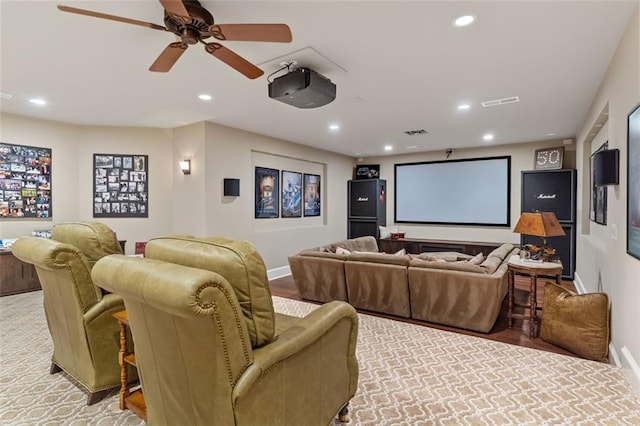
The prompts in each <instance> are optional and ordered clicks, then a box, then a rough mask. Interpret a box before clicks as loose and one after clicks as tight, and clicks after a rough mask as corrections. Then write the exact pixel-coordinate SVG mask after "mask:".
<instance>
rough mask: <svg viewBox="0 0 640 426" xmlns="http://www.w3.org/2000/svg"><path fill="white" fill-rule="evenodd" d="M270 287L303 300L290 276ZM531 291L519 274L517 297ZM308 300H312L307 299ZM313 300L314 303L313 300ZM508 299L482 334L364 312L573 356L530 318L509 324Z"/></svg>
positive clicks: (541, 285)
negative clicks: (532, 331)
mask: <svg viewBox="0 0 640 426" xmlns="http://www.w3.org/2000/svg"><path fill="white" fill-rule="evenodd" d="M545 281H546V280H544V279H539V283H538V290H537V292H538V304H539V305H541V304H542V295H543V294H544V282H545ZM269 286H270V288H271V293H272V294H273V295H274V296H280V297H285V298H288V299H295V300H303V299H302V298H301V297H300V295H299V294H298V291H297V290H296V287H295V284H294V283H293V278H292V277H291V275H289V276H286V277H282V278H277V279H274V280H271V281H269ZM562 286H563V287H565V288H568V289H569V290H572V291H575V286H574V285H573V282H571V281H563V282H562ZM528 294H529V279H528V278H527V277H520V276H516V281H515V296H514V297H515V300H516V301H517V302H518V303H522V304H525V303H526V300H527V298H528ZM307 302H310V301H308V300H307ZM310 303H314V302H310ZM507 310H508V309H507V298H506V297H505V300H504V302H503V304H502V310H501V311H500V315H499V316H498V320H497V321H496V324H495V325H494V326H493V329H491V331H490V332H489V333H479V332H474V331H471V330H464V329H461V328H454V327H448V326H444V325H440V324H434V323H429V322H424V321H416V320H412V319H405V318H398V317H395V316H391V315H384V314H378V313H375V312H368V311H361V312H363V313H366V314H369V315H376V316H379V317H384V318H389V319H393V320H397V321H404V322H409V323H412V324H418V325H422V326H425V327H432V328H437V329H440V330H447V331H453V332H456V333H462V334H466V335H470V336H478V337H482V338H485V339H491V340H495V341H498V342H503V343H510V344H512V345H518V346H526V347H528V348H534V349H540V350H543V351H548V352H553V353H557V354H563V355H569V356H574V357H575V355H573V354H572V353H571V352H568V351H566V350H564V349H562V348H559V347H557V346H554V345H552V344H550V343H547V342H545V341H544V340H542V339H541V338H540V337H536V338H533V339H532V338H530V337H529V320H518V319H515V320H514V324H513V327H512V328H509V327H508V320H507ZM516 312H518V313H525V312H527V313H528V310H526V311H525V310H524V308H516Z"/></svg>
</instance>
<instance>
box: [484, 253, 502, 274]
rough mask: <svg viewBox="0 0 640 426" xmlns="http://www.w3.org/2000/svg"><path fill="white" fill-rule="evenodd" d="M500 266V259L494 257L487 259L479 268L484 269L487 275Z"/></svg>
mask: <svg viewBox="0 0 640 426" xmlns="http://www.w3.org/2000/svg"><path fill="white" fill-rule="evenodd" d="M501 264H502V259H501V258H499V257H496V256H491V257H487V258H486V259H485V260H484V261H483V262H482V263H481V264H480V267H481V268H482V269H484V270H485V271H486V272H487V274H493V273H494V272H495V271H496V269H498V268H499V267H500V265H501Z"/></svg>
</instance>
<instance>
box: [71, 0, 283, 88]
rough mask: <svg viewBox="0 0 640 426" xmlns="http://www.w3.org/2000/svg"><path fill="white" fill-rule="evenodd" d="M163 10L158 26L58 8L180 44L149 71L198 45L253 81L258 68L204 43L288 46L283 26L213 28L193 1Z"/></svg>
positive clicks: (173, 2) (174, 1) (169, 3)
mask: <svg viewBox="0 0 640 426" xmlns="http://www.w3.org/2000/svg"><path fill="white" fill-rule="evenodd" d="M159 1H160V3H161V4H162V7H163V8H164V23H165V25H166V26H165V27H163V26H162V25H157V24H153V23H150V22H143V21H138V20H135V19H130V18H124V17H121V16H115V15H108V14H106V13H100V12H94V11H91V10H84V9H77V8H74V7H69V6H63V5H59V6H58V9H60V10H61V11H63V12H69V13H76V14H79V15H85V16H91V17H94V18H102V19H108V20H112V21H117V22H123V23H126V24H133V25H139V26H143V27H147V28H151V29H154V30H160V31H167V32H171V33H173V34H175V35H176V36H178V38H179V39H180V41H177V42H173V43H169V45H168V46H167V47H166V48H165V49H164V50H163V51H162V52H161V53H160V55H159V56H158V58H157V59H156V60H155V61H154V63H153V64H152V65H151V67H150V68H149V70H150V71H155V72H167V71H169V70H170V69H171V68H172V67H173V65H174V64H175V63H176V62H177V61H178V59H179V58H180V56H182V54H183V53H184V52H185V50H187V48H188V47H189V45H192V44H197V43H202V44H204V46H205V51H206V52H207V53H209V54H210V55H211V56H214V57H215V58H217V59H219V60H220V61H222V62H224V63H225V64H227V65H228V66H230V67H231V68H233V69H235V70H236V71H238V72H240V73H241V74H243V75H245V76H246V77H248V78H251V79H254V78H258V77H260V76H261V75H262V74H264V71H262V70H261V69H260V68H258V67H257V66H255V65H254V64H252V63H251V62H249V61H247V60H246V59H244V58H243V57H242V56H240V55H238V54H237V53H235V52H233V51H232V50H230V49H228V48H226V47H224V46H222V45H221V44H219V43H208V42H206V41H205V40H206V39H207V38H209V37H214V38H215V39H217V40H222V41H225V40H229V41H258V42H275V43H289V42H291V40H292V36H291V30H290V29H289V26H287V25H286V24H221V25H219V24H215V22H214V19H213V15H211V13H209V11H208V10H206V9H205V8H204V7H202V5H201V4H200V2H199V1H197V0H159Z"/></svg>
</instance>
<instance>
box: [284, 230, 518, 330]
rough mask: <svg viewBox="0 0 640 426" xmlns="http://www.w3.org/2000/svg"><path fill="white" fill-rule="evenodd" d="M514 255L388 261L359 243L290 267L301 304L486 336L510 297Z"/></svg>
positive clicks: (328, 249)
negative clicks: (339, 304)
mask: <svg viewBox="0 0 640 426" xmlns="http://www.w3.org/2000/svg"><path fill="white" fill-rule="evenodd" d="M517 253H518V249H517V248H515V247H514V246H513V245H512V244H503V245H501V246H500V247H498V248H497V249H495V250H493V251H492V252H490V253H488V254H486V255H484V254H478V255H476V256H470V255H466V254H462V253H455V252H444V253H422V254H406V253H403V252H402V251H401V252H398V253H395V254H389V253H380V252H378V246H377V243H376V240H375V238H373V237H360V238H355V239H351V240H343V241H339V242H336V243H333V244H328V245H325V246H322V247H315V248H312V249H307V250H303V251H301V252H300V253H298V254H296V255H294V256H291V257H289V266H290V267H291V274H292V277H293V280H294V282H295V285H296V287H297V289H298V292H299V293H300V296H301V297H302V298H304V299H308V300H313V301H317V302H322V303H324V302H328V301H330V300H342V301H347V302H349V303H350V304H351V305H353V306H354V307H356V308H358V309H362V310H367V311H373V312H379V313H384V314H390V315H395V316H399V317H403V318H412V319H416V320H421V321H428V322H433V323H438V324H444V325H449V326H453V327H459V328H465V329H469V330H474V331H480V332H485V333H486V332H489V331H490V330H491V328H492V327H493V325H494V323H495V321H496V319H497V318H498V315H499V313H500V309H501V306H502V302H503V300H504V298H505V296H506V294H507V264H506V262H507V260H508V259H509V256H510V255H512V254H517Z"/></svg>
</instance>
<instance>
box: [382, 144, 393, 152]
mask: <svg viewBox="0 0 640 426" xmlns="http://www.w3.org/2000/svg"><path fill="white" fill-rule="evenodd" d="M384 150H385V151H391V150H393V146H391V145H385V146H384Z"/></svg>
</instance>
